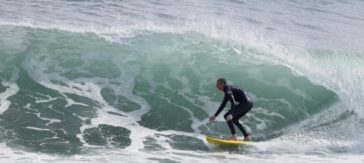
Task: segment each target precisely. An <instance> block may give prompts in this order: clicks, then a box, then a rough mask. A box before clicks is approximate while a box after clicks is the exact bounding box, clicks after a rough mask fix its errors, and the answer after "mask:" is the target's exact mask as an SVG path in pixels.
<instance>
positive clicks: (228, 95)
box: [225, 88, 235, 113]
mask: <svg viewBox="0 0 364 163" xmlns="http://www.w3.org/2000/svg"><path fill="white" fill-rule="evenodd" d="M225 97H226V98H227V100H228V101H230V103H231V108H230V110H229V112H230V113H232V112H233V109H234V108H235V99H234V95H233V92H232V90H231V88H230V89H228V90H227V91H226V93H225Z"/></svg>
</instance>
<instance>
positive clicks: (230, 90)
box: [210, 78, 253, 141]
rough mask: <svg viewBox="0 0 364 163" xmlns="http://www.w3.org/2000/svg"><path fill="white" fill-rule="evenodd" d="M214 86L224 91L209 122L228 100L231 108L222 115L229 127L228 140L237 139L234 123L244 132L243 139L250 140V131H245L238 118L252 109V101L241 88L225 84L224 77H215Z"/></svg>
mask: <svg viewBox="0 0 364 163" xmlns="http://www.w3.org/2000/svg"><path fill="white" fill-rule="evenodd" d="M216 87H217V89H218V90H220V91H223V92H224V93H225V97H224V100H223V101H222V103H221V105H220V107H219V109H218V110H217V111H216V113H215V114H214V115H212V116H211V117H210V122H213V121H215V119H216V117H217V116H218V115H219V113H220V112H221V111H222V110H223V109H224V108H225V105H226V103H227V102H228V101H230V103H231V108H230V110H229V111H228V112H227V113H226V114H225V115H224V118H225V120H226V122H227V124H228V126H229V128H230V131H231V135H232V136H231V138H230V140H238V137H237V134H236V132H235V128H234V124H235V125H236V126H237V127H238V128H239V129H240V130H241V132H242V133H243V134H244V141H250V140H251V136H250V133H248V132H247V131H246V129H245V127H244V126H243V125H242V124H241V123H240V122H239V119H240V118H241V117H243V116H244V115H245V114H246V113H247V112H249V111H250V110H251V109H252V107H253V103H252V102H251V101H249V99H248V97H247V96H246V95H245V93H244V91H243V90H242V89H240V88H239V87H236V86H233V85H227V83H226V79H225V78H219V79H217V81H216Z"/></svg>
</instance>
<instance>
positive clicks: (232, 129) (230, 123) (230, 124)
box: [224, 112, 236, 135]
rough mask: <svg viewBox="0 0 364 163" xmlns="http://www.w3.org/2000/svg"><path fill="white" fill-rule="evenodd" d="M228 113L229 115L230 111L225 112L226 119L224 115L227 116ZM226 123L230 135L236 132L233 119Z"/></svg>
mask: <svg viewBox="0 0 364 163" xmlns="http://www.w3.org/2000/svg"><path fill="white" fill-rule="evenodd" d="M228 115H230V112H227V113H225V115H224V118H225V119H226V117H227V116H228ZM226 123H227V124H228V126H229V128H230V131H231V135H234V134H236V132H235V128H234V124H233V121H227V122H226Z"/></svg>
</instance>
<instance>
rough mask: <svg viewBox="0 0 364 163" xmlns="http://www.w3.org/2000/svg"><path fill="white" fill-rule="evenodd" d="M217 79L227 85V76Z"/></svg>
mask: <svg viewBox="0 0 364 163" xmlns="http://www.w3.org/2000/svg"><path fill="white" fill-rule="evenodd" d="M217 81H218V82H221V83H223V84H224V85H226V79H225V78H219V79H217Z"/></svg>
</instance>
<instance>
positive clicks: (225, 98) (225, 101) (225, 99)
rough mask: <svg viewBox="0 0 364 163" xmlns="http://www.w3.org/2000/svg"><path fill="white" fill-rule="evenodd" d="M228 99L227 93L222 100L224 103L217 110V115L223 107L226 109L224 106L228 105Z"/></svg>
mask: <svg viewBox="0 0 364 163" xmlns="http://www.w3.org/2000/svg"><path fill="white" fill-rule="evenodd" d="M227 101H228V97H227V96H226V94H225V97H224V100H222V103H221V105H220V107H219V109H217V111H216V113H215V116H216V117H217V116H218V115H219V114H220V112H221V111H222V109H224V107H225V106H226V103H227Z"/></svg>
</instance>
